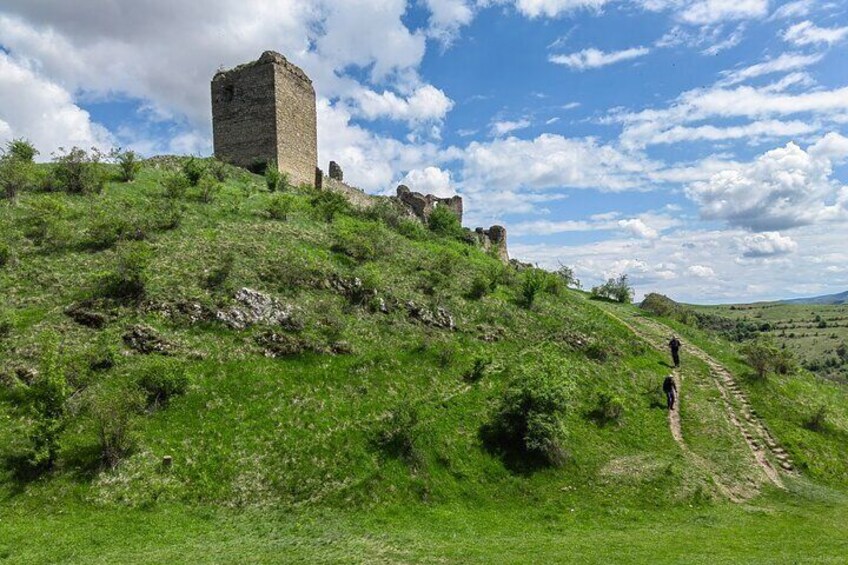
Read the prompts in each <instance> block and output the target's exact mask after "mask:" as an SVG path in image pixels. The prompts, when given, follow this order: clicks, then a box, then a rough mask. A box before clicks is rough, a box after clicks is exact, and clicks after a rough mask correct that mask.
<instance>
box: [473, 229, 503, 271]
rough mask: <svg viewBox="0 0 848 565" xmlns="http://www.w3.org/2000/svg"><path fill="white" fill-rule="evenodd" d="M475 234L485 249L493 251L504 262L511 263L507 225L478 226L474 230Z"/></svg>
mask: <svg viewBox="0 0 848 565" xmlns="http://www.w3.org/2000/svg"><path fill="white" fill-rule="evenodd" d="M474 235H475V237H476V238H477V242H478V243H479V244H480V246H481V247H482V248H483V250H484V251H487V252H492V253H494V254H495V255H497V257H498V259H500V260H501V261H503V262H504V263H509V251H508V250H507V247H506V228H505V227H503V226H492V227H490V228H489V229H483V228H477V229H476V230H474Z"/></svg>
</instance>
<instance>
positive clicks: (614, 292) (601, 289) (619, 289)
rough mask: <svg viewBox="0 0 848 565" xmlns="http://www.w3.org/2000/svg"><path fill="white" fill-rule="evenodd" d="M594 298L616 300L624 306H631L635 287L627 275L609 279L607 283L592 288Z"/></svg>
mask: <svg viewBox="0 0 848 565" xmlns="http://www.w3.org/2000/svg"><path fill="white" fill-rule="evenodd" d="M592 298H596V299H597V298H600V299H605V300H614V301H615V302H621V303H622V304H630V303H631V302H632V301H633V287H631V286H630V281H629V280H628V276H627V275H626V274H623V275H620V276H619V277H618V278H609V279H607V282H605V283H604V284H602V285H600V286H596V287H594V288H592Z"/></svg>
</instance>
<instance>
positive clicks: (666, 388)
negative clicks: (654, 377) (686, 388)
mask: <svg viewBox="0 0 848 565" xmlns="http://www.w3.org/2000/svg"><path fill="white" fill-rule="evenodd" d="M663 392H664V393H665V399H666V402H667V404H668V409H669V410H674V401H675V400H676V399H677V383H676V382H674V377H673V376H672V375H669V376H667V377H666V378H665V380H664V381H663Z"/></svg>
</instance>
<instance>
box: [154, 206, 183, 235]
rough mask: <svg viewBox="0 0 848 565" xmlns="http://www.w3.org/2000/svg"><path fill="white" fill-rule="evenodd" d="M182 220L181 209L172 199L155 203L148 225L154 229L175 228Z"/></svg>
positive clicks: (166, 229)
mask: <svg viewBox="0 0 848 565" xmlns="http://www.w3.org/2000/svg"><path fill="white" fill-rule="evenodd" d="M182 221H183V209H182V207H181V205H180V204H177V203H176V202H174V201H173V200H167V201H165V202H160V203H158V204H157V205H156V207H155V210H154V213H153V219H152V221H151V222H150V226H151V227H152V228H153V229H156V230H165V231H168V230H175V229H177V228H178V227H180V224H182Z"/></svg>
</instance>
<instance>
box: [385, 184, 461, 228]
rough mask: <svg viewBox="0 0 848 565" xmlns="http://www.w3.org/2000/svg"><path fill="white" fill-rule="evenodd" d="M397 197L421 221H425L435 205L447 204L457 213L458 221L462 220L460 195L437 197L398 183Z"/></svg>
mask: <svg viewBox="0 0 848 565" xmlns="http://www.w3.org/2000/svg"><path fill="white" fill-rule="evenodd" d="M397 198H398V200H400V201H401V202H403V203H404V204H406V205H407V206H409V207H410V208H411V209H412V212H413V213H414V214H415V215H416V216H418V217H419V218H420V219H421V220H422V221H424V222H426V221H427V220H428V219H429V217H430V214H432V213H433V210H435V209H436V207H437V206H447V207H448V208H449V209H450V210H451V211H452V212H453V213H454V214H456V215H457V217H458V218H459V221H460V222H462V197H461V196H451V197H450V198H439V197H438V196H433V195H432V194H421V193H420V192H413V191H411V190H409V187H408V186H405V185H400V186H399V187H397Z"/></svg>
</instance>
